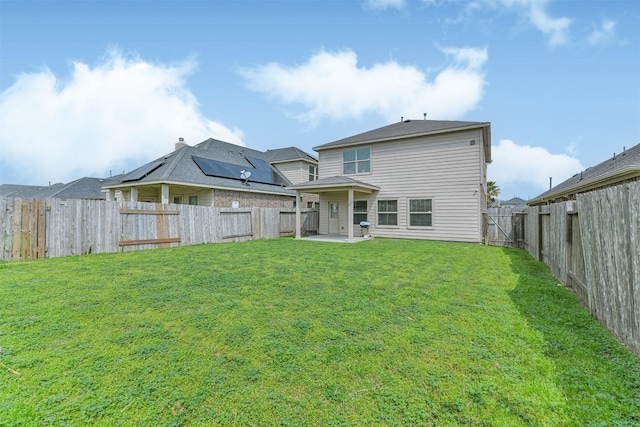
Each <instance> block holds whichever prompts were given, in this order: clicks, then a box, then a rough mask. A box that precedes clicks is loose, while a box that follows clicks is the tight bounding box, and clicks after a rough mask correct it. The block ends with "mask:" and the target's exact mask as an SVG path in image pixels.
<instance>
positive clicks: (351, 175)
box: [289, 120, 491, 243]
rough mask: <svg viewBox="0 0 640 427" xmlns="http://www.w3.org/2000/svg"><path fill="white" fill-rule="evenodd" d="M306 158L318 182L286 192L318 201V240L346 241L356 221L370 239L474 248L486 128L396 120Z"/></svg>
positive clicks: (486, 158) (482, 202) (482, 196)
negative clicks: (315, 158) (315, 164)
mask: <svg viewBox="0 0 640 427" xmlns="http://www.w3.org/2000/svg"><path fill="white" fill-rule="evenodd" d="M314 150H315V151H317V152H318V153H319V169H320V174H319V177H318V178H319V179H318V180H316V181H312V182H306V183H300V184H296V185H293V186H290V187H289V188H290V189H294V190H296V191H297V192H298V195H301V194H302V193H314V194H318V195H319V198H320V200H319V208H320V209H319V234H326V235H338V236H344V237H345V238H347V239H348V240H353V239H354V237H358V236H359V235H360V233H361V228H360V223H361V222H363V221H364V222H368V223H369V224H370V228H369V231H370V234H371V235H372V236H373V237H376V236H377V237H391V238H406V239H426V240H447V241H459V242H474V243H481V242H482V240H483V234H484V231H483V229H484V227H483V224H484V220H483V213H485V212H486V203H487V202H486V183H487V164H488V163H490V162H491V124H490V123H488V122H462V121H440V120H403V121H401V122H399V123H394V124H391V125H389V126H384V127H381V128H379V129H374V130H372V131H369V132H364V133H361V134H359V135H355V136H351V137H348V138H344V139H340V140H338V141H334V142H330V143H328V144H324V145H320V146H318V147H314ZM298 205H299V204H298ZM298 216H299V215H298ZM297 230H298V232H297V236H296V237H297V238H300V237H301V236H300V227H297Z"/></svg>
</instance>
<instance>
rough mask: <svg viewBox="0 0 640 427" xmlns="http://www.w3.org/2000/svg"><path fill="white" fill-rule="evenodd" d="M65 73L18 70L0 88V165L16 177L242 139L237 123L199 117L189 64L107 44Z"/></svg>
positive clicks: (91, 172)
mask: <svg viewBox="0 0 640 427" xmlns="http://www.w3.org/2000/svg"><path fill="white" fill-rule="evenodd" d="M72 65H73V67H72V74H71V76H70V78H69V80H68V81H62V80H60V79H59V78H57V77H56V76H55V75H53V73H52V72H51V71H50V70H47V69H45V70H42V71H40V72H36V73H29V74H22V75H20V76H19V77H18V78H17V80H16V82H15V83H14V84H13V86H11V87H10V88H8V89H7V90H5V91H4V92H3V93H2V94H1V96H0V123H2V126H1V127H2V130H0V141H1V144H2V167H3V168H7V169H11V172H12V176H18V177H19V179H20V182H17V183H21V184H29V183H32V184H44V183H47V182H49V181H51V182H57V181H63V182H67V181H70V180H73V179H76V178H79V177H82V176H105V175H106V174H107V173H108V171H109V170H110V169H114V172H113V173H114V174H115V173H119V172H121V171H122V168H123V167H124V166H123V164H126V165H127V166H129V168H133V167H137V166H139V165H141V164H142V163H144V162H147V161H149V160H151V159H152V158H154V157H158V156H161V155H163V154H165V153H167V152H170V151H172V150H173V146H174V143H175V142H177V140H178V137H184V138H185V141H186V142H187V143H189V144H194V143H198V142H201V141H203V140H204V139H206V138H209V137H215V138H219V139H222V140H225V141H228V142H232V143H236V144H242V136H243V135H242V131H240V130H239V129H235V128H234V129H229V128H227V127H225V126H223V125H221V124H220V123H216V122H213V121H211V120H208V119H206V118H205V117H203V116H202V114H200V112H199V111H198V103H197V100H196V99H195V97H194V96H193V94H192V93H191V92H190V91H189V89H188V87H187V86H186V78H187V76H188V75H189V74H190V73H192V72H193V70H194V68H195V66H196V64H195V63H194V62H193V61H189V60H187V61H184V62H182V63H179V64H174V65H159V64H151V63H149V62H145V61H143V60H142V59H140V58H138V57H136V56H126V55H123V54H122V53H120V52H119V51H116V50H113V51H110V52H108V53H107V55H106V56H105V58H104V59H103V60H102V61H101V62H100V63H98V64H97V65H95V66H93V67H91V66H89V65H87V64H84V63H81V62H74V63H73V64H72Z"/></svg>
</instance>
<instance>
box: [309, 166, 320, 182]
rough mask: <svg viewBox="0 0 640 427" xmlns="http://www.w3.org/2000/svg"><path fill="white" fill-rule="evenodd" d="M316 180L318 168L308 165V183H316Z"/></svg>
mask: <svg viewBox="0 0 640 427" xmlns="http://www.w3.org/2000/svg"><path fill="white" fill-rule="evenodd" d="M317 179H318V167H317V166H314V165H309V181H316V180H317Z"/></svg>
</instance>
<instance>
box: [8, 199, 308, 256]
mask: <svg viewBox="0 0 640 427" xmlns="http://www.w3.org/2000/svg"><path fill="white" fill-rule="evenodd" d="M302 223H303V226H302V233H303V234H315V233H317V230H318V214H317V211H315V210H311V209H303V210H302ZM0 224H1V225H2V229H1V230H2V253H1V254H0V259H2V260H18V259H23V260H24V259H35V258H45V257H47V258H55V257H62V256H68V255H80V254H89V253H106V252H117V251H130V250H140V249H151V248H157V247H169V246H177V245H194V244H199V243H217V242H229V241H240V240H249V239H268V238H273V237H281V236H287V235H293V234H295V210H293V209H279V208H244V209H242V208H240V209H234V208H211V207H206V206H191V205H175V204H170V205H161V204H155V203H143V202H107V201H104V200H72V199H69V200H60V199H44V200H22V199H20V198H4V197H0Z"/></svg>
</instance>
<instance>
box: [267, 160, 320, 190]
mask: <svg viewBox="0 0 640 427" xmlns="http://www.w3.org/2000/svg"><path fill="white" fill-rule="evenodd" d="M310 165H313V166H317V165H315V164H313V163H309V162H305V161H303V160H296V161H292V162H282V163H274V164H273V166H275V167H276V168H277V169H278V170H279V171H280V172H281V173H282V174H283V175H284V176H286V177H287V179H288V180H289V181H291V183H292V184H294V185H295V184H300V183H303V182H307V181H309V166H310Z"/></svg>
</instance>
